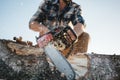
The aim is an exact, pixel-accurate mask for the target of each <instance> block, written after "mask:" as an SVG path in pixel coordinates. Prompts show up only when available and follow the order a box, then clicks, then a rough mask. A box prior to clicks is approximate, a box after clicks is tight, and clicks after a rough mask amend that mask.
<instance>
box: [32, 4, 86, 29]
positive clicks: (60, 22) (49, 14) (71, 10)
mask: <svg viewBox="0 0 120 80" xmlns="http://www.w3.org/2000/svg"><path fill="white" fill-rule="evenodd" d="M32 21H37V22H39V23H40V24H43V25H45V26H47V27H48V28H51V26H52V27H55V26H65V25H68V23H69V22H70V21H71V22H72V24H73V26H74V25H76V24H77V23H82V24H83V25H84V19H83V17H82V16H81V8H80V6H79V5H78V4H76V3H74V2H72V3H71V4H69V5H68V6H66V7H65V8H64V9H63V10H62V11H60V10H59V3H58V2H57V3H56V4H52V3H51V4H48V3H46V2H44V3H42V5H40V6H39V8H38V10H37V12H36V13H35V14H34V15H33V17H32V18H31V20H30V22H32Z"/></svg>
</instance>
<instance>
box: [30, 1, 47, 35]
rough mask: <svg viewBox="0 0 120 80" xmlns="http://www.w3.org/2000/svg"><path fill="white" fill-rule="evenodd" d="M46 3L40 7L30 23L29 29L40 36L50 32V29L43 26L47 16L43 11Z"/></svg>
mask: <svg viewBox="0 0 120 80" xmlns="http://www.w3.org/2000/svg"><path fill="white" fill-rule="evenodd" d="M44 5H45V4H44V3H43V4H42V5H40V6H39V7H38V10H37V11H36V13H35V14H34V15H33V16H32V18H31V19H30V21H29V28H30V29H31V30H33V31H37V32H39V33H40V35H42V34H45V33H46V32H48V31H49V30H48V28H47V27H46V26H44V25H43V24H42V22H43V21H44V20H45V19H46V15H45V13H44V11H43V10H42V9H41V8H42V7H44Z"/></svg>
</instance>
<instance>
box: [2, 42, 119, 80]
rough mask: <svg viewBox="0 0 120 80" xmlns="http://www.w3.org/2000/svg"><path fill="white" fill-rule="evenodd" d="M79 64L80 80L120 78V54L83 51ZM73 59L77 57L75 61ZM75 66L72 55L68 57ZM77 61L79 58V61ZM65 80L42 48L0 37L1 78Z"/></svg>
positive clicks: (113, 79) (111, 79)
mask: <svg viewBox="0 0 120 80" xmlns="http://www.w3.org/2000/svg"><path fill="white" fill-rule="evenodd" d="M74 58H75V59H79V63H80V64H83V63H82V62H85V60H86V59H87V60H86V62H87V63H86V64H83V65H82V66H77V69H75V70H76V72H77V70H78V74H79V79H78V80H120V56H119V55H100V54H94V53H91V54H82V55H80V56H79V57H78V56H77V57H74ZM75 59H74V60H75ZM68 61H69V62H70V63H71V65H72V66H73V68H76V67H75V66H74V65H75V64H76V63H74V61H73V58H72V59H71V58H68ZM76 61H77V60H76ZM1 79H3V80H66V77H65V76H63V75H62V74H61V73H60V72H59V71H58V70H56V68H55V67H54V66H51V64H50V63H49V60H48V59H47V58H46V55H45V53H44V50H43V49H39V48H37V47H35V46H29V45H24V44H19V43H17V42H14V41H10V40H0V80H1Z"/></svg>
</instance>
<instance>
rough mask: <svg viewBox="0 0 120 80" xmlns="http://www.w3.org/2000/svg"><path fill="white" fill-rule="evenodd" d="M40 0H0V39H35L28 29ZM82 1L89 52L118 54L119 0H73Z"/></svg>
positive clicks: (119, 34) (119, 43) (119, 28)
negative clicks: (15, 37)
mask: <svg viewBox="0 0 120 80" xmlns="http://www.w3.org/2000/svg"><path fill="white" fill-rule="evenodd" d="M41 1H42V0H1V1H0V39H10V40H11V39H13V37H14V36H17V37H19V36H22V37H23V40H25V41H27V40H29V41H33V42H34V44H35V43H36V40H35V36H38V33H37V32H34V31H31V30H29V27H28V22H29V19H30V18H31V16H32V15H33V14H34V13H35V12H36V10H37V8H38V6H39V4H40V2H41ZM73 1H75V2H76V3H78V4H80V5H81V8H82V15H83V17H84V19H85V21H86V24H87V26H86V31H87V32H88V33H89V34H90V36H91V39H90V44H89V50H88V52H89V53H91V52H95V53H101V54H114V53H116V54H120V4H119V3H120V0H73Z"/></svg>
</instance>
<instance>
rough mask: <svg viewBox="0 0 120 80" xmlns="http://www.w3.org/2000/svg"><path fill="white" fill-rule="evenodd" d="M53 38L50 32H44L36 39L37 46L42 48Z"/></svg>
mask: <svg viewBox="0 0 120 80" xmlns="http://www.w3.org/2000/svg"><path fill="white" fill-rule="evenodd" d="M52 39H53V36H52V34H50V33H49V34H45V35H43V36H42V37H40V38H39V39H38V40H37V43H38V46H39V47H40V48H43V47H44V46H46V45H47V44H48V43H49V42H50V41H51V40H52Z"/></svg>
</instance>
